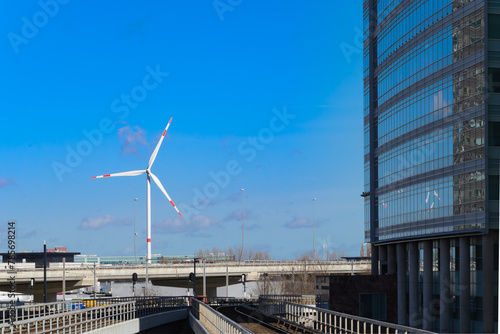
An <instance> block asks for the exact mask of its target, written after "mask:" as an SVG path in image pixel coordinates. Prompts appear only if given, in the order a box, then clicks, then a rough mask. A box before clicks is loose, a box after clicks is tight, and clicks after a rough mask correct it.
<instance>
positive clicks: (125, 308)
mask: <svg viewBox="0 0 500 334" xmlns="http://www.w3.org/2000/svg"><path fill="white" fill-rule="evenodd" d="M51 304H55V303H51ZM43 306H47V305H43ZM52 306H53V305H52ZM31 307H33V306H31ZM52 309H56V308H54V307H52ZM63 309H64V310H65V312H61V313H46V310H42V309H40V308H39V306H36V307H34V310H38V311H39V313H38V314H44V315H39V316H36V317H28V318H18V319H16V321H14V322H13V323H12V324H11V323H6V322H4V323H2V324H0V333H2V334H4V333H16V334H23V333H85V332H88V331H91V330H95V329H98V328H102V327H105V326H110V325H114V324H117V323H120V322H124V321H128V320H132V319H134V318H135V317H136V309H135V301H130V302H124V303H115V304H110V305H105V306H98V307H92V308H82V309H77V310H72V311H68V309H67V308H63Z"/></svg>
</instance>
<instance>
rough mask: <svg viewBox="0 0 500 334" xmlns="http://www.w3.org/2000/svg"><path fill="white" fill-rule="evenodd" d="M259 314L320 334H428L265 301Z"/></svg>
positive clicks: (270, 299) (298, 306)
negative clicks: (277, 318)
mask: <svg viewBox="0 0 500 334" xmlns="http://www.w3.org/2000/svg"><path fill="white" fill-rule="evenodd" d="M259 311H261V312H262V313H265V314H268V315H271V316H275V317H279V318H282V319H284V320H287V321H291V322H294V323H296V324H299V325H302V326H305V327H308V328H311V329H313V330H318V331H320V332H322V333H335V334H336V333H396V334H398V333H418V334H431V333H432V332H429V331H424V330H421V329H417V328H411V327H407V326H400V325H396V324H391V323H388V322H383V321H377V320H373V319H368V318H362V317H358V316H354V315H349V314H344V313H339V312H335V311H330V310H325V309H321V308H317V307H312V306H307V305H304V304H298V303H292V302H288V301H285V300H280V299H273V298H267V297H260V298H259Z"/></svg>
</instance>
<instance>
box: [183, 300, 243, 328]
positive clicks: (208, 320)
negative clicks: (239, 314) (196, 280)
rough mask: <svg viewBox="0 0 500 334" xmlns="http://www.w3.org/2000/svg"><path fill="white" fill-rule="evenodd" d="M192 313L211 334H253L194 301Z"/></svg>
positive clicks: (201, 303) (205, 305)
mask: <svg viewBox="0 0 500 334" xmlns="http://www.w3.org/2000/svg"><path fill="white" fill-rule="evenodd" d="M191 312H192V314H193V315H194V317H195V318H196V319H197V320H198V321H199V322H200V323H201V325H202V326H203V327H204V328H205V329H206V330H207V331H208V332H209V333H211V334H215V333H224V334H240V333H241V334H251V333H252V332H251V331H249V330H248V329H246V328H245V327H243V326H241V325H239V324H238V323H236V322H234V321H233V320H231V319H229V318H228V317H226V316H224V315H222V314H220V313H219V312H217V311H215V310H214V309H212V308H211V307H210V306H208V305H207V304H205V303H203V302H202V301H199V300H197V299H192V308H191Z"/></svg>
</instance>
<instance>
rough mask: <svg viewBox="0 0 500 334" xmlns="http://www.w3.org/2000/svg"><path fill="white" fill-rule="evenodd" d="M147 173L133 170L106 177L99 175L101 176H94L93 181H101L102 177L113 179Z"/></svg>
mask: <svg viewBox="0 0 500 334" xmlns="http://www.w3.org/2000/svg"><path fill="white" fill-rule="evenodd" d="M144 173H146V171H145V170H133V171H130V172H122V173H114V174H106V175H99V176H93V177H91V179H99V178H101V177H112V176H137V175H141V174H144Z"/></svg>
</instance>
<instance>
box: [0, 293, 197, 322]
mask: <svg viewBox="0 0 500 334" xmlns="http://www.w3.org/2000/svg"><path fill="white" fill-rule="evenodd" d="M123 303H133V304H134V312H135V314H134V317H135V318H140V317H143V316H147V315H150V314H156V313H159V312H167V311H172V310H175V309H179V308H186V307H189V303H190V300H189V297H118V298H98V299H79V300H72V301H64V302H62V301H60V302H53V303H46V304H43V303H40V304H25V305H19V306H16V307H15V308H14V314H12V309H10V308H0V324H5V323H10V322H11V319H10V315H11V314H12V315H15V322H19V321H24V320H29V319H34V318H43V317H52V316H56V315H61V314H64V313H72V312H74V311H77V310H84V309H85V310H90V309H95V308H102V307H107V306H112V305H117V304H123Z"/></svg>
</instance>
